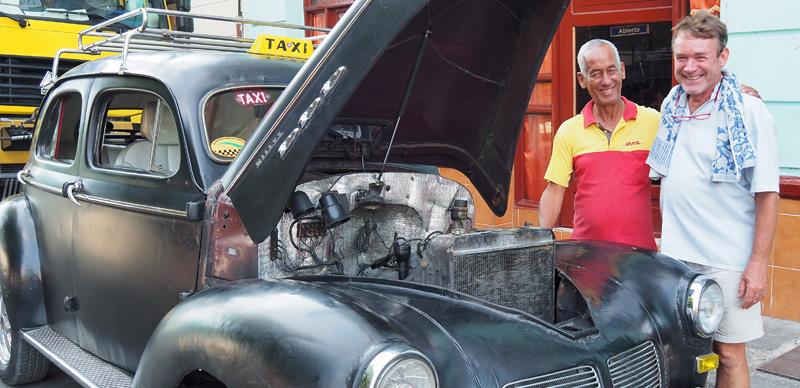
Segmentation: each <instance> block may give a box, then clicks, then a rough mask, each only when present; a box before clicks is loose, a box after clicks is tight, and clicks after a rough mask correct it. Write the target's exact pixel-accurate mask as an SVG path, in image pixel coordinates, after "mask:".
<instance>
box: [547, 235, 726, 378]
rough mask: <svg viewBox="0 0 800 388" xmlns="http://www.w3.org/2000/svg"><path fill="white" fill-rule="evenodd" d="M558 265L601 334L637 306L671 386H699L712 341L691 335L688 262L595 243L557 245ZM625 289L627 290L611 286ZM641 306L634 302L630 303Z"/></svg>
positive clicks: (617, 324) (577, 242)
mask: <svg viewBox="0 0 800 388" xmlns="http://www.w3.org/2000/svg"><path fill="white" fill-rule="evenodd" d="M556 263H557V266H558V267H559V269H560V270H561V271H562V272H563V273H564V275H565V276H567V278H569V279H570V280H571V281H572V282H573V283H574V284H575V286H576V287H577V288H578V290H579V291H580V293H581V294H582V295H583V296H584V298H586V299H587V302H588V305H589V308H590V310H591V312H592V317H593V318H594V320H595V323H596V324H597V325H598V326H601V325H603V326H605V327H599V328H600V330H601V332H603V331H614V330H616V329H617V328H618V327H619V322H620V319H624V317H625V316H626V314H629V313H630V311H631V310H633V309H636V308H637V307H638V306H640V308H642V309H643V310H644V311H645V312H646V315H647V316H648V317H649V319H650V321H651V323H652V325H653V326H654V327H655V328H656V330H657V333H656V335H657V337H658V341H660V343H661V346H660V348H661V349H662V354H663V359H664V364H665V368H666V369H667V371H668V379H669V380H670V386H690V385H691V386H695V385H696V384H697V383H698V381H700V380H702V381H703V382H704V381H705V377H704V376H702V375H698V374H697V373H695V372H694V370H695V357H696V356H698V355H701V354H707V353H710V352H711V340H710V339H703V338H699V337H697V336H695V335H694V334H692V330H691V329H690V327H689V325H690V324H691V323H690V322H688V320H687V317H686V315H685V313H684V311H685V308H686V305H685V303H686V296H687V294H686V293H687V290H688V286H689V283H690V282H691V281H692V279H694V277H695V276H696V275H697V274H696V273H695V272H694V271H692V270H691V269H690V268H689V267H688V266H686V265H685V264H683V263H682V262H680V261H677V260H674V259H672V258H670V257H667V256H665V255H661V254H659V253H656V252H652V251H648V250H642V249H638V248H633V247H628V246H623V245H618V244H612V243H604V242H597V241H567V242H559V243H558V244H557V245H556ZM618 289H622V290H625V292H624V293H621V292H618V291H614V292H612V290H618ZM631 302H633V303H635V304H637V305H638V306H634V305H632V303H631Z"/></svg>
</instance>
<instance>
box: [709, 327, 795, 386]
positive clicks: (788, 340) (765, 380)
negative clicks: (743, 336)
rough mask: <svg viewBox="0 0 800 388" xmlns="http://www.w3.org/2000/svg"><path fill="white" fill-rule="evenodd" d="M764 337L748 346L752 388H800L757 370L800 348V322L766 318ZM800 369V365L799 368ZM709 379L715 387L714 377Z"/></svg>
mask: <svg viewBox="0 0 800 388" xmlns="http://www.w3.org/2000/svg"><path fill="white" fill-rule="evenodd" d="M764 332H765V333H766V334H765V335H764V336H763V337H761V338H759V339H757V340H755V341H753V342H751V343H749V344H747V360H748V361H749V362H750V376H751V380H750V386H751V387H752V388H778V387H780V388H800V381H795V380H792V379H787V378H784V377H780V376H776V375H773V374H769V373H764V372H761V371H758V370H756V368H758V367H759V366H761V364H763V363H766V362H768V361H770V360H772V359H774V358H775V357H778V356H780V355H781V354H783V353H786V352H788V351H789V350H792V349H794V348H795V347H797V346H800V322H796V321H785V320H782V319H776V318H770V317H764ZM797 367H798V368H800V365H798V366H797ZM714 376H715V375H714V374H713V373H711V374H710V375H709V377H708V381H709V383H708V387H714V378H715V377H714Z"/></svg>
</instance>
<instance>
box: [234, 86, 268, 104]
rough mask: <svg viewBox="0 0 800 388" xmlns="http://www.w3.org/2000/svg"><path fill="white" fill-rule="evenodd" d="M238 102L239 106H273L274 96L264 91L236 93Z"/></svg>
mask: <svg viewBox="0 0 800 388" xmlns="http://www.w3.org/2000/svg"><path fill="white" fill-rule="evenodd" d="M236 102H238V103H239V105H245V106H247V105H270V104H272V96H270V95H269V94H267V93H265V92H264V91H263V90H245V91H242V92H240V93H236Z"/></svg>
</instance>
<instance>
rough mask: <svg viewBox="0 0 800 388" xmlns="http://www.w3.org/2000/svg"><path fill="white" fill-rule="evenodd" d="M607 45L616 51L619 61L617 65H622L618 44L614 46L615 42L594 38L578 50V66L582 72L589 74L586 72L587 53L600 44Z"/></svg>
mask: <svg viewBox="0 0 800 388" xmlns="http://www.w3.org/2000/svg"><path fill="white" fill-rule="evenodd" d="M601 45H607V46H608V47H611V52H613V53H614V59H615V60H616V61H617V67H620V66H621V62H622V61H620V59H619V51H617V46H614V43H611V42H609V41H607V40H605V39H592V40H590V41H588V42H586V43H584V44H583V46H581V49H580V50H578V68H579V69H580V70H581V73H583V74H584V75H588V74H587V73H586V53H587V52H588V51H589V50H591V49H593V48H595V47H598V46H601Z"/></svg>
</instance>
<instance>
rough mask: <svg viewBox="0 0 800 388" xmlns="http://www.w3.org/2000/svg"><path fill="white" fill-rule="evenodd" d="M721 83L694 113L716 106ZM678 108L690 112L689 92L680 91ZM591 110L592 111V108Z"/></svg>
mask: <svg viewBox="0 0 800 388" xmlns="http://www.w3.org/2000/svg"><path fill="white" fill-rule="evenodd" d="M721 85H722V81H720V82H718V83H717V85H716V86H714V90H713V91H712V92H711V93H712V94H711V96H712V98H710V99H709V100H708V101H706V102H704V103H703V104H701V105H700V106H699V107H697V109H696V110H695V111H694V112H693V113H697V112H700V111H704V110H706V109H709V108H710V107H713V106H715V105H716V104H717V100H718V99H719V88H720V86H721ZM623 98H624V97H623ZM676 108H677V109H681V110H683V111H685V112H687V114H688V112H689V95H688V94H686V93H680V94H679V95H678V101H677V103H676ZM589 111H590V112H591V109H590V110H589Z"/></svg>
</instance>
